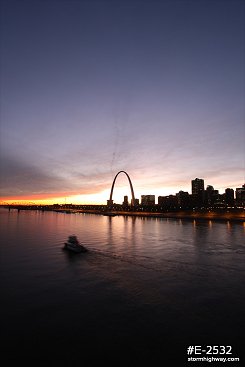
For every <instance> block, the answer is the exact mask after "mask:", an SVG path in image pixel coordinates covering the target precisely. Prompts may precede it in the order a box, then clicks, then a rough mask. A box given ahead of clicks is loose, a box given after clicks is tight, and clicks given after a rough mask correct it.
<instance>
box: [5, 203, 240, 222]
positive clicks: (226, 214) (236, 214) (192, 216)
mask: <svg viewBox="0 0 245 367" xmlns="http://www.w3.org/2000/svg"><path fill="white" fill-rule="evenodd" d="M5 208H6V209H7V208H8V209H9V210H13V209H15V210H18V211H21V210H41V211H55V212H58V213H66V214H72V213H84V214H96V215H104V216H110V217H113V216H118V215H123V216H130V217H145V218H166V219H167V218H173V219H186V220H188V219H189V220H197V219H198V220H215V221H226V222H227V221H233V222H240V223H244V222H245V210H244V209H243V208H241V209H237V208H231V209H224V210H222V209H218V210H217V209H216V210H209V209H206V210H205V209H204V210H199V211H194V210H183V211H175V212H150V211H148V212H147V211H126V210H125V211H123V210H110V211H109V210H107V208H106V207H105V206H104V207H99V208H88V209H87V208H86V209H85V208H76V207H75V206H73V207H72V208H62V207H61V208H55V209H54V208H53V207H52V206H46V207H40V206H24V205H23V206H8V207H6V206H5Z"/></svg>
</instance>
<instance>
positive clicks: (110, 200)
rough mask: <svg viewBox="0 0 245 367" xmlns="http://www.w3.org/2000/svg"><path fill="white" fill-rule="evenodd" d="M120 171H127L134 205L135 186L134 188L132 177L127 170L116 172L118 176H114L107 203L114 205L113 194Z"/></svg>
mask: <svg viewBox="0 0 245 367" xmlns="http://www.w3.org/2000/svg"><path fill="white" fill-rule="evenodd" d="M120 173H125V175H126V176H127V178H128V182H129V185H130V189H131V195H132V206H134V205H135V198H134V188H133V185H132V181H131V179H130V177H129V175H128V174H127V172H125V171H119V172H118V173H117V174H116V176H115V178H114V180H113V182H112V186H111V194H110V199H109V200H108V201H107V205H110V206H111V205H113V200H112V196H113V190H114V185H115V182H116V179H117V176H118V175H119V174H120Z"/></svg>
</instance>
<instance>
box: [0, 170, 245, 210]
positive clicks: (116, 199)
mask: <svg viewBox="0 0 245 367" xmlns="http://www.w3.org/2000/svg"><path fill="white" fill-rule="evenodd" d="M121 172H124V173H125V174H126V175H127V176H128V179H129V180H130V184H131V185H132V188H131V187H130V184H129V182H128V184H127V185H121V186H119V188H118V187H117V183H116V182H115V181H116V180H115V179H116V178H117V176H118V175H119V173H121ZM119 177H120V175H119ZM196 180H197V181H202V183H201V185H202V189H201V191H202V192H206V191H208V190H210V189H211V191H214V192H216V194H217V195H218V196H224V195H225V193H226V191H227V190H231V191H233V195H234V199H236V194H237V192H238V190H244V191H245V183H243V184H241V185H238V186H237V187H235V188H231V187H228V186H227V187H225V188H224V190H223V191H222V192H220V190H218V189H217V188H216V187H214V186H213V185H212V184H211V183H205V180H204V179H202V178H201V179H200V178H197V177H196V178H195V179H194V178H192V179H191V180H190V184H189V186H190V190H184V189H183V188H181V187H179V188H176V191H175V192H170V193H168V194H165V195H163V192H164V190H162V192H160V194H156V193H154V190H153V191H152V192H151V193H150V194H149V193H145V192H144V193H139V191H138V190H137V189H136V190H135V187H134V184H133V182H131V179H130V177H129V175H128V173H127V172H125V171H119V172H117V174H116V175H115V177H114V180H113V181H112V183H111V185H110V187H109V188H108V190H107V191H106V193H107V196H105V197H106V199H105V200H104V201H103V202H94V201H91V202H74V201H73V202H72V201H69V200H68V198H67V197H64V198H61V201H55V200H53V199H51V200H49V199H48V200H42V199H41V200H33V201H32V200H28V199H27V200H18V199H17V200H15V199H12V200H0V205H4V204H7V205H8V204H24V205H25V204H27V205H28V204H37V205H38V204H40V205H42V204H47V205H53V204H60V205H64V204H65V205H66V204H73V205H79V204H80V205H109V202H110V201H111V199H112V203H114V204H123V202H124V201H125V200H128V199H130V200H129V201H128V203H131V200H132V189H133V191H134V192H137V193H139V194H138V195H135V194H134V200H135V202H137V203H140V204H141V203H142V197H144V196H145V197H150V196H151V197H154V202H155V200H156V199H157V198H158V199H159V198H168V197H173V196H175V197H176V196H178V194H181V193H184V194H188V195H189V196H190V197H191V196H193V194H194V195H195V194H197V192H195V189H194V188H193V182H194V181H196ZM114 185H115V186H114ZM119 185H120V183H119ZM112 187H113V189H112ZM118 189H119V191H120V193H117V190H118ZM113 190H114V195H113V197H111V195H112V192H113ZM189 191H190V192H189ZM115 194H117V195H115ZM243 195H244V194H243ZM155 204H159V203H156V202H155ZM130 205H131V204H130Z"/></svg>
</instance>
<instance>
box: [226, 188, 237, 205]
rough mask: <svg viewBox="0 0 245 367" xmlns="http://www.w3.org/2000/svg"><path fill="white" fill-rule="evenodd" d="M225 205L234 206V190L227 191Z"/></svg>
mask: <svg viewBox="0 0 245 367" xmlns="http://www.w3.org/2000/svg"><path fill="white" fill-rule="evenodd" d="M225 203H226V204H227V205H229V206H234V203H235V198H234V190H233V189H229V188H228V189H226V190H225Z"/></svg>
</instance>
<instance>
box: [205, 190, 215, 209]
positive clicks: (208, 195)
mask: <svg viewBox="0 0 245 367" xmlns="http://www.w3.org/2000/svg"><path fill="white" fill-rule="evenodd" d="M214 202H215V190H214V187H213V186H211V185H208V186H207V188H206V190H205V191H204V204H205V206H206V207H210V206H212V205H213V204H214Z"/></svg>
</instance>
